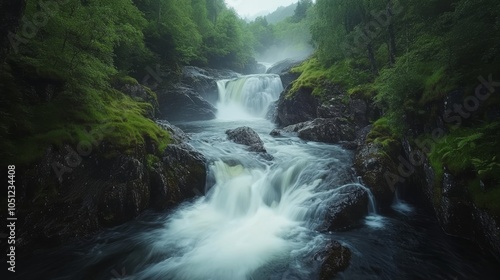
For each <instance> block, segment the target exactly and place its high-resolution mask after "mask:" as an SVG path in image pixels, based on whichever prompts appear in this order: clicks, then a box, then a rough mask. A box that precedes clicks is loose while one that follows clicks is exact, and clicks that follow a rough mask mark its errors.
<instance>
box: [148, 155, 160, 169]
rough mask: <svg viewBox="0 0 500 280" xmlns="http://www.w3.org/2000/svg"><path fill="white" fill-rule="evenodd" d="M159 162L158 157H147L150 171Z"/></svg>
mask: <svg viewBox="0 0 500 280" xmlns="http://www.w3.org/2000/svg"><path fill="white" fill-rule="evenodd" d="M158 162H160V158H159V157H157V156H156V155H151V154H148V155H146V164H147V166H148V169H149V170H151V169H153V166H154V165H155V164H156V163H158Z"/></svg>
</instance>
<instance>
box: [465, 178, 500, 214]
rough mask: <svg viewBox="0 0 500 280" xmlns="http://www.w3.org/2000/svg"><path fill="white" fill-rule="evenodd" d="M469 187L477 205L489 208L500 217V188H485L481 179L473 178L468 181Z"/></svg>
mask: <svg viewBox="0 0 500 280" xmlns="http://www.w3.org/2000/svg"><path fill="white" fill-rule="evenodd" d="M468 183H469V184H468V187H469V191H470V194H471V196H472V199H473V200H474V202H475V204H476V206H478V207H479V208H481V209H486V210H488V211H489V212H490V213H491V214H493V215H495V216H496V217H500V203H499V201H500V188H499V187H496V188H491V187H488V186H487V187H486V188H485V189H483V188H482V187H481V183H480V180H479V179H477V178H476V179H473V180H470V181H469V182H468Z"/></svg>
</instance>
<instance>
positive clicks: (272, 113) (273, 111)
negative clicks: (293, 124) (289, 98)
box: [266, 101, 278, 122]
mask: <svg viewBox="0 0 500 280" xmlns="http://www.w3.org/2000/svg"><path fill="white" fill-rule="evenodd" d="M277 118H278V101H274V102H272V103H271V104H270V105H269V108H268V109H267V113H266V119H268V120H270V121H272V122H275V121H276V119H277Z"/></svg>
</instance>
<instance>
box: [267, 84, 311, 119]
mask: <svg viewBox="0 0 500 280" xmlns="http://www.w3.org/2000/svg"><path fill="white" fill-rule="evenodd" d="M289 90H290V89H289V88H287V89H286V90H285V92H284V93H283V94H281V96H280V98H279V100H278V110H277V118H276V120H275V121H276V123H277V124H278V125H279V126H282V127H283V126H288V125H292V124H297V123H301V122H306V121H311V120H313V119H315V118H317V116H318V115H317V108H318V105H319V104H320V101H319V100H318V99H317V98H316V97H314V96H312V95H311V90H308V89H300V90H299V91H298V92H296V93H295V94H294V95H293V96H291V97H288V96H287V92H288V91H289Z"/></svg>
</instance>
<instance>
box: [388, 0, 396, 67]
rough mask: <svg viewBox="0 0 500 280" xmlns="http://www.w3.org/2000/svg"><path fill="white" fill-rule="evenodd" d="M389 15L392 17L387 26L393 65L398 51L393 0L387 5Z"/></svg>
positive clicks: (390, 57) (390, 58) (390, 59)
mask: <svg viewBox="0 0 500 280" xmlns="http://www.w3.org/2000/svg"><path fill="white" fill-rule="evenodd" d="M387 14H389V15H390V17H391V19H390V21H389V25H388V26H387V32H388V34H389V61H390V63H391V65H393V64H394V63H395V62H396V54H397V49H396V34H395V32H394V24H393V21H394V14H393V11H392V1H391V0H389V1H388V3H387Z"/></svg>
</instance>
